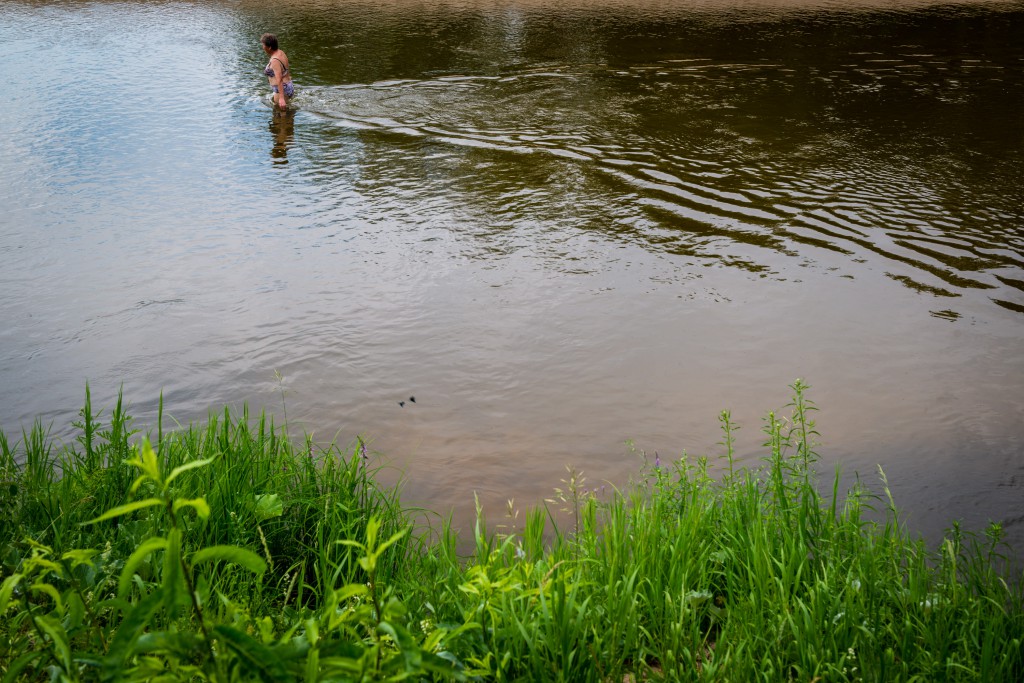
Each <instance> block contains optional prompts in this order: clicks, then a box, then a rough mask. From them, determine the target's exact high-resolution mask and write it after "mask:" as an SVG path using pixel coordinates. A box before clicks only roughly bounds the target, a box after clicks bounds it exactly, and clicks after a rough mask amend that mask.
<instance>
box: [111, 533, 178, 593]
mask: <svg viewBox="0 0 1024 683" xmlns="http://www.w3.org/2000/svg"><path fill="white" fill-rule="evenodd" d="M166 548H167V539H166V538H162V537H157V538H147V539H146V540H145V541H143V542H142V543H141V544H139V547H138V548H136V549H135V550H134V551H133V552H132V554H131V555H129V556H128V560H127V561H126V562H125V563H124V569H122V570H121V577H120V579H119V580H118V582H117V595H118V597H122V598H123V597H124V596H125V595H127V594H128V590H129V589H130V588H131V583H132V576H134V575H135V571H136V569H138V567H139V565H141V564H142V563H143V562H145V561H146V558H147V557H149V555H150V553H153V552H156V551H157V550H164V549H166Z"/></svg>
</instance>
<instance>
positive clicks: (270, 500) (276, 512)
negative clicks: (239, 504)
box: [256, 493, 284, 522]
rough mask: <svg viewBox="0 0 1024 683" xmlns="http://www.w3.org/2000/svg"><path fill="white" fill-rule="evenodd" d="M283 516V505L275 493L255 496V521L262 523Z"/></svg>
mask: <svg viewBox="0 0 1024 683" xmlns="http://www.w3.org/2000/svg"><path fill="white" fill-rule="evenodd" d="M283 514H284V503H283V502H281V496H279V495H277V494H276V493H260V494H257V496H256V520H257V521H260V522H262V521H264V520H268V519H271V518H272V517H280V516H281V515H283Z"/></svg>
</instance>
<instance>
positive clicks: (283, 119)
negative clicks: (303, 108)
mask: <svg viewBox="0 0 1024 683" xmlns="http://www.w3.org/2000/svg"><path fill="white" fill-rule="evenodd" d="M270 132H271V133H273V135H274V146H273V148H271V150H270V156H271V158H272V159H273V160H274V163H275V164H287V163H288V148H289V147H291V146H292V143H293V142H294V140H295V112H294V111H292V110H290V109H285V110H283V111H282V110H278V109H275V110H274V114H273V117H272V118H271V119H270Z"/></svg>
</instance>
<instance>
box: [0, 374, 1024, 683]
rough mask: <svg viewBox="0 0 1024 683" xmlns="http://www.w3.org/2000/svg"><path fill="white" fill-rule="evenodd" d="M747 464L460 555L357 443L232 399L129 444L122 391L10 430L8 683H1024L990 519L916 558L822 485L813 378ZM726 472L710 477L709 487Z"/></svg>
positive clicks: (894, 525) (655, 476)
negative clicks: (13, 434) (56, 427)
mask: <svg viewBox="0 0 1024 683" xmlns="http://www.w3.org/2000/svg"><path fill="white" fill-rule="evenodd" d="M792 389H793V400H792V402H791V403H790V404H789V406H787V408H788V409H789V410H788V413H789V414H788V415H786V416H779V415H776V414H775V413H769V414H768V416H767V417H766V419H765V421H764V425H763V432H764V448H765V452H764V458H763V461H761V462H760V463H759V464H757V465H756V466H753V467H743V466H741V465H740V463H739V461H738V459H737V457H736V453H735V438H734V434H735V430H736V429H737V428H738V427H737V425H736V424H735V422H734V421H733V420H732V417H731V415H730V414H729V413H728V412H724V413H723V414H722V415H721V417H720V422H721V425H722V429H723V440H722V442H721V443H722V446H723V451H724V452H723V454H722V456H721V459H722V463H721V466H720V467H714V466H713V465H714V463H711V462H709V461H708V459H707V458H698V459H696V460H694V459H691V458H688V457H686V456H685V454H684V456H683V457H680V458H677V459H666V461H665V462H662V459H661V457H660V456H656V458H655V460H654V463H653V464H651V463H647V464H645V466H644V467H643V468H642V470H641V472H640V476H639V478H638V480H637V481H635V482H633V483H631V484H630V485H629V486H626V487H624V488H622V489H621V490H612V491H611V493H610V494H609V495H598V494H596V493H595V492H594V491H592V490H589V489H587V488H586V487H585V486H584V483H585V479H584V476H583V473H582V472H580V471H578V470H576V469H575V468H571V467H570V468H569V477H568V479H567V480H565V481H564V482H563V484H564V485H563V486H561V487H558V488H557V489H556V491H555V496H554V498H553V499H552V501H551V503H552V504H553V505H554V506H555V507H558V508H559V509H561V510H564V511H566V512H568V514H569V515H570V516H571V528H569V529H566V530H562V529H559V528H558V526H557V524H556V522H555V520H556V516H555V514H554V512H555V511H554V510H551V511H549V510H548V509H547V508H546V507H543V506H541V507H536V508H533V509H529V510H527V511H526V512H525V514H524V515H523V518H522V521H521V522H520V518H519V513H518V511H516V510H515V509H514V505H513V503H512V502H511V501H510V502H509V510H508V513H507V516H508V518H509V519H510V520H511V521H512V524H510V525H504V526H502V527H499V528H498V529H497V530H494V531H492V530H490V529H489V528H488V526H487V524H486V521H485V517H484V513H483V510H481V509H479V506H478V514H477V524H476V526H475V528H474V539H473V540H474V543H473V547H474V551H473V553H472V555H471V556H469V557H460V556H459V555H458V553H457V551H456V548H458V547H460V544H459V539H458V537H457V535H456V533H455V532H454V531H453V528H452V524H451V520H450V519H449V520H446V521H445V522H443V523H442V524H441V525H440V526H439V528H436V529H431V528H427V527H423V526H418V527H417V526H414V525H413V524H412V521H411V520H412V519H413V515H412V511H408V510H405V509H403V508H402V506H401V503H400V500H399V496H398V491H397V489H393V488H391V489H389V488H384V487H381V486H379V485H378V484H376V480H375V474H376V472H375V470H374V469H373V468H372V467H371V466H370V458H369V457H368V455H367V453H366V449H365V445H364V444H363V443H362V442H357V444H356V445H355V447H354V448H353V449H352V450H351V452H346V451H343V450H342V449H339V448H338V447H337V446H335V445H334V444H331V445H330V446H328V447H322V448H321V447H318V446H316V445H315V444H314V443H313V442H312V439H311V438H309V437H305V438H304V439H302V440H300V441H298V442H297V443H296V442H292V440H290V439H289V438H288V437H287V433H286V432H285V431H284V430H282V429H280V428H277V427H275V426H274V424H273V421H272V419H271V418H268V417H266V416H265V415H263V414H261V415H259V416H257V417H255V418H251V417H250V416H249V415H248V413H247V411H244V410H243V411H242V413H241V414H240V415H239V416H238V417H237V418H236V417H235V416H232V415H231V413H230V411H227V410H225V411H224V413H223V414H217V415H211V416H210V417H209V418H208V420H207V421H206V422H205V423H203V424H201V425H193V426H190V427H188V428H179V429H177V430H174V431H170V432H166V433H165V432H164V430H163V427H162V410H161V419H160V420H159V421H158V430H157V434H156V436H155V437H152V435H151V436H150V438H151V439H152V440H151V441H150V439H147V438H142V439H140V438H138V435H137V434H136V433H135V431H134V430H133V428H132V427H131V419H130V418H129V417H128V416H127V413H126V411H125V409H124V407H123V403H122V401H121V399H120V397H119V398H118V401H117V404H116V406H115V408H114V410H113V411H112V412H111V416H110V420H109V421H108V423H106V424H101V421H100V417H101V416H99V415H97V414H94V413H93V411H92V407H91V401H90V399H89V396H88V393H87V395H86V403H85V407H84V408H83V410H82V413H81V415H80V420H79V421H78V427H79V431H80V438H79V439H78V440H77V441H76V442H74V443H73V444H71V445H70V446H66V447H61V448H56V447H54V446H53V445H52V444H51V443H50V441H49V439H48V438H47V436H46V433H45V431H44V430H43V429H42V427H41V426H40V425H39V424H38V423H37V424H36V425H35V426H34V427H33V428H32V429H31V430H29V431H28V432H26V433H23V434H22V438H21V440H20V441H19V442H18V443H15V444H13V445H12V444H11V443H10V441H9V440H8V439H7V437H5V436H4V435H2V434H0V509H2V510H3V512H4V514H5V515H6V516H7V519H9V520H10V523H9V524H5V525H3V526H2V527H0V567H2V570H3V576H4V579H3V582H2V583H0V675H3V677H4V680H36V679H39V678H41V677H47V678H51V679H53V680H58V679H60V680H72V681H78V680H141V679H144V678H145V679H147V680H148V679H159V680H178V679H188V680H216V681H228V680H256V679H260V680H281V681H288V680H300V679H306V680H353V681H370V680H398V679H405V678H408V679H412V680H465V679H473V680H488V681H506V680H530V681H594V682H605V681H626V680H640V679H646V680H671V681H720V680H767V681H776V680H779V681H789V680H792V681H815V680H817V681H876V680H885V681H890V680H893V681H912V680H957V681H959V680H963V681H1019V680H1022V679H1024V654H1022V643H1021V639H1022V634H1024V594H1022V589H1021V585H1022V583H1024V582H1021V581H1019V580H1017V581H1014V580H1012V577H1010V576H1009V575H1008V574H1007V571H1008V570H1007V568H1006V567H1007V565H1006V549H1005V547H1004V546H1003V542H1002V536H1001V530H1000V529H999V527H998V526H997V525H991V526H990V527H989V528H988V529H986V530H985V531H984V532H983V533H982V534H980V535H972V534H969V533H967V532H966V531H964V530H963V529H961V528H960V527H959V526H958V525H956V524H953V525H952V527H951V529H950V532H949V533H948V535H947V537H946V538H945V539H944V540H943V541H942V543H941V544H940V545H939V547H938V548H937V549H934V550H930V549H928V548H927V547H926V546H925V544H924V543H923V541H921V540H920V539H918V538H916V537H914V536H912V535H911V534H910V533H909V532H908V531H907V530H906V529H905V528H904V526H903V525H902V524H901V523H900V521H899V518H898V512H897V509H896V506H895V504H894V502H893V501H892V497H891V495H890V494H889V489H888V484H887V482H886V480H885V476H884V473H880V486H881V490H880V494H874V493H872V492H871V491H869V490H868V489H867V488H866V487H864V486H862V485H860V484H859V483H858V484H857V485H856V486H855V487H854V488H853V489H851V490H850V491H846V492H840V490H839V481H840V478H839V472H838V471H837V472H836V474H835V477H834V479H833V480H832V481H831V486H828V487H825V486H823V484H822V482H819V481H818V478H817V477H818V475H817V470H816V462H817V461H818V454H817V451H816V448H817V445H816V439H817V437H818V434H817V430H816V427H815V424H814V420H813V415H814V413H815V411H816V407H815V406H814V404H813V402H812V401H810V400H809V399H808V397H807V386H806V385H805V384H803V383H802V382H799V381H798V382H796V383H795V384H794V385H793V386H792ZM716 472H717V473H720V474H716Z"/></svg>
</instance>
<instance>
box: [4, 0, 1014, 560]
mask: <svg viewBox="0 0 1024 683" xmlns="http://www.w3.org/2000/svg"><path fill="white" fill-rule="evenodd" d="M268 30H272V31H276V32H277V33H278V34H279V35H280V37H281V41H282V44H283V47H284V48H285V49H286V50H287V51H288V53H289V55H290V57H291V60H292V65H293V71H294V75H295V80H296V82H297V83H298V84H299V88H300V92H299V95H298V96H297V98H296V104H297V105H298V109H299V110H298V111H297V112H296V113H294V114H292V115H288V116H275V115H274V114H273V112H272V110H271V109H270V108H268V107H267V106H266V103H265V100H264V95H265V92H266V89H267V87H266V81H265V79H264V78H262V76H261V71H262V68H263V64H264V59H265V58H264V56H263V54H262V52H261V51H260V50H259V47H258V45H257V41H258V37H259V35H260V34H261V33H262V32H264V31H268ZM0 41H2V42H3V44H4V46H5V49H4V52H5V58H4V61H5V78H6V80H7V81H8V83H7V84H6V85H5V87H4V88H3V89H2V92H3V95H4V96H3V105H2V109H0V159H2V161H0V201H2V206H3V209H2V214H0V292H2V297H0V320H2V321H3V325H2V326H0V426H2V427H3V428H4V429H5V430H7V431H8V433H9V434H10V433H12V432H13V433H15V434H16V433H17V431H18V430H20V428H21V427H22V426H28V425H29V424H31V421H32V420H33V419H34V418H36V417H41V418H42V419H43V420H44V422H47V423H49V422H51V421H52V422H53V425H54V427H53V429H54V434H55V435H56V436H58V437H60V438H63V439H67V438H69V436H70V435H71V433H72V432H71V431H70V429H69V427H68V425H69V423H70V421H71V420H72V419H73V417H74V416H75V414H76V412H77V410H78V409H79V407H80V406H81V403H82V399H83V396H84V389H85V383H86V381H89V382H90V385H91V388H92V392H93V397H94V402H95V403H97V404H99V405H102V406H106V407H107V408H108V409H109V407H110V406H111V405H112V402H113V397H114V396H115V395H116V392H117V390H118V388H119V386H121V385H122V384H123V387H124V393H125V395H126V397H127V398H128V399H129V400H130V401H131V403H132V407H133V412H134V414H135V415H136V416H137V418H138V420H139V423H140V426H143V427H145V426H146V425H148V424H152V421H153V416H154V415H155V410H156V404H157V400H158V396H159V394H160V392H161V391H162V392H163V395H164V400H165V404H166V406H167V412H168V413H169V414H170V415H172V416H174V417H176V418H177V419H178V420H180V421H182V422H188V421H191V420H194V419H197V418H202V417H203V416H204V415H205V414H206V412H207V411H208V410H210V409H216V408H219V407H221V406H223V405H224V404H229V405H232V406H235V407H241V406H242V405H243V404H246V403H247V404H248V405H249V406H250V408H251V409H253V410H258V409H260V408H262V407H267V408H268V409H269V410H271V411H273V412H274V413H275V415H276V416H277V417H278V419H279V420H280V419H283V415H284V412H285V410H286V411H287V419H288V421H289V422H290V424H291V425H292V428H293V430H298V429H300V428H302V429H306V430H310V431H312V432H314V434H315V437H316V438H317V439H318V440H323V441H329V440H331V439H333V438H336V439H337V440H338V441H339V443H342V444H349V443H351V442H352V441H353V440H354V439H355V437H356V435H360V434H361V435H363V436H364V437H366V438H367V439H368V440H369V441H370V443H371V444H372V446H373V448H375V449H376V450H377V451H379V452H380V453H381V454H382V455H381V457H382V458H383V459H384V461H385V462H387V463H390V464H393V465H394V466H395V467H396V468H397V469H400V470H401V471H403V472H404V476H405V478H406V488H405V491H406V496H405V497H406V501H407V502H409V503H411V504H421V505H424V506H426V507H428V508H430V509H432V510H435V511H438V512H445V511H447V510H454V511H455V515H456V520H457V521H459V522H464V521H465V520H466V519H467V518H468V515H469V514H470V511H471V509H472V505H473V493H474V492H478V493H479V494H480V497H481V501H482V502H483V503H484V504H485V506H486V507H487V509H488V510H489V511H490V516H491V518H492V519H497V518H499V517H500V515H501V514H502V512H503V511H504V509H505V501H506V500H507V499H509V498H513V497H514V498H515V501H516V506H517V507H525V506H527V505H532V504H536V503H539V502H541V501H542V500H543V499H544V498H545V497H548V496H549V495H550V494H551V491H552V489H553V487H555V486H558V485H560V483H559V479H561V478H563V477H564V476H565V468H566V466H570V465H571V466H575V467H576V468H578V469H581V470H583V471H584V473H585V474H586V476H587V478H588V485H592V486H595V487H597V486H600V485H601V484H602V483H603V482H605V481H608V482H611V483H615V484H622V483H624V482H625V481H627V480H628V478H629V477H630V476H631V475H634V474H635V473H636V472H637V470H638V468H639V466H640V464H641V462H642V457H641V455H639V454H640V453H646V455H647V457H648V459H650V460H653V459H654V456H655V454H656V453H657V454H658V457H660V459H661V460H662V461H663V462H664V461H666V460H667V459H669V458H672V457H677V456H679V455H680V454H681V453H682V452H683V450H684V449H685V450H686V451H687V453H689V454H691V455H693V456H699V455H711V456H715V455H717V454H720V453H721V452H722V448H721V446H719V445H716V444H717V442H718V441H720V440H721V435H720V434H719V433H718V432H717V421H716V418H717V416H718V414H719V412H720V411H721V410H722V409H730V410H731V411H732V416H733V419H734V420H735V421H738V422H739V423H740V424H741V425H742V429H741V431H740V432H739V435H738V437H739V447H740V454H741V459H742V460H743V461H744V463H746V464H749V465H756V464H758V458H759V457H760V455H761V454H762V452H763V449H760V443H761V441H762V438H763V437H762V435H761V434H760V432H759V430H760V428H761V424H762V422H761V420H762V418H763V416H764V414H765V413H766V412H767V411H768V410H772V409H774V410H776V411H779V412H782V413H785V412H786V409H785V407H784V406H785V404H786V403H787V401H788V400H789V390H788V389H787V385H788V384H790V383H791V382H793V381H794V380H795V379H796V378H797V377H802V378H804V379H805V380H806V381H807V382H808V383H810V384H811V385H812V387H813V388H812V390H811V393H810V397H811V398H812V399H813V400H815V401H816V402H817V404H818V406H819V407H820V408H821V409H822V410H821V412H820V413H819V414H818V415H817V417H818V429H819V431H820V432H821V439H820V441H821V445H820V448H819V450H820V452H821V454H822V458H823V470H824V471H825V473H826V476H830V473H831V471H832V468H833V467H834V466H835V464H836V463H839V464H841V466H842V468H843V471H844V472H846V473H847V474H848V475H850V476H852V475H853V473H855V472H859V473H860V475H861V477H862V479H863V480H864V481H865V482H867V483H869V484H871V485H872V486H873V487H875V488H876V489H877V488H878V487H877V485H876V484H875V482H877V478H876V469H877V466H879V465H881V466H882V467H883V468H884V469H885V471H886V473H887V474H888V476H889V479H890V481H891V482H892V484H893V488H894V492H895V494H896V498H897V502H898V503H900V504H901V505H902V507H903V508H904V509H905V510H906V511H907V513H908V515H909V516H908V521H909V522H910V524H911V526H912V527H914V528H915V529H918V530H920V531H922V532H924V533H926V534H928V535H930V537H932V538H934V536H935V534H936V533H938V532H940V531H941V529H942V528H943V527H944V526H946V525H947V524H948V523H949V522H950V521H952V520H953V519H955V518H959V519H963V520H964V522H965V524H966V525H967V526H968V527H970V528H975V529H977V528H981V527H983V526H984V524H985V523H986V522H987V521H989V520H992V521H997V522H1000V523H1001V524H1002V525H1003V526H1004V527H1005V529H1006V531H1007V533H1008V536H1009V537H1010V539H1011V540H1012V541H1013V542H1014V543H1016V544H1017V545H1018V549H1020V547H1021V546H1024V495H1022V493H1024V189H1022V188H1024V118H1022V114H1021V112H1022V111H1024V4H1022V3H1021V2H953V3H947V4H941V5H939V4H930V3H927V2H877V3H871V2H866V3H862V4H851V3H847V2H821V3H814V2H810V3H808V2H792V1H791V2H780V3H772V2H753V3H751V2H735V3H732V2H725V1H723V0H717V1H713V2H696V1H694V2H688V1H686V0H680V1H679V2H664V3H659V2H644V1H643V0H621V1H618V2H603V1H601V0H597V1H596V2H569V3H540V2H530V1H527V2H517V1H516V0H511V1H510V2H489V1H486V0H485V1H484V2H459V1H458V0H452V1H450V2H444V1H441V2H433V1H430V0H428V1H426V2H416V3H406V2H391V3H380V2H375V3H360V2H354V1H352V2H346V1H344V0H338V1H337V2H331V1H329V0H285V1H283V2H282V1H281V0H277V1H275V2H270V1H266V2H264V1H262V0H261V1H255V0H243V1H234V2H228V1H226V0H224V1H222V2H217V1H214V0H211V1H209V2H204V1H199V2H153V1H147V2H141V1H131V0H126V1H124V2H108V1H97V2H61V3H51V2H42V1H39V2H31V1H23V0H21V1H19V0H15V1H13V2H12V1H11V0H7V1H6V2H4V3H3V10H2V11H0ZM278 376H280V378H281V379H278ZM411 396H415V402H413V401H412V399H411V398H410V397H411ZM282 402H283V403H284V405H283V406H282ZM400 402H404V405H401V404H400ZM627 441H631V442H632V443H633V444H634V446H633V447H632V448H631V447H630V446H627V445H626V442H627ZM389 476H393V475H389Z"/></svg>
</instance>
